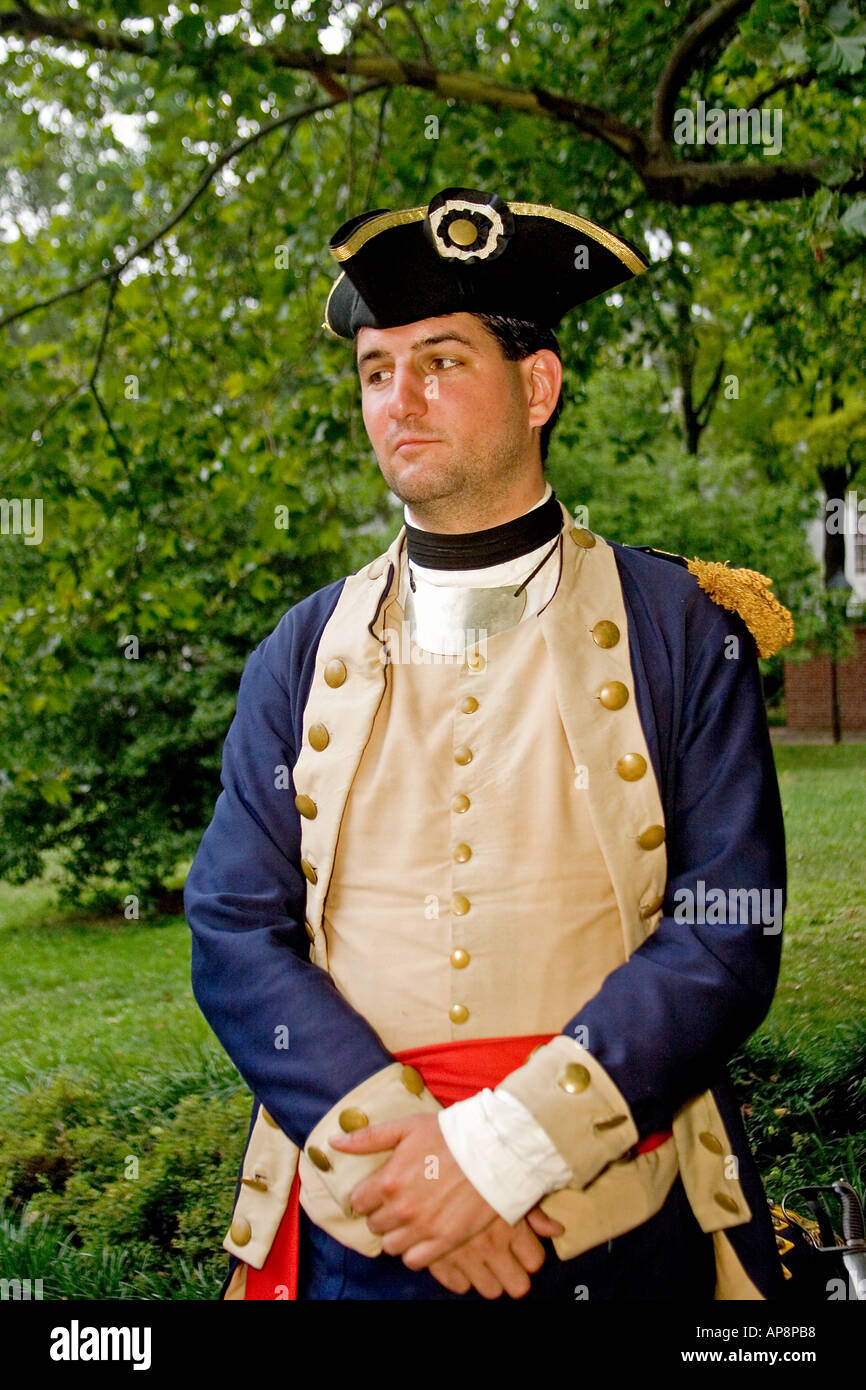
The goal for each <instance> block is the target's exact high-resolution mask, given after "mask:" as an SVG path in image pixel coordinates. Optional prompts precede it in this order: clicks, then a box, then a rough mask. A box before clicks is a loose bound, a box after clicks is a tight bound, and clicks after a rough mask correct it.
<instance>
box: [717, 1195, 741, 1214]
mask: <svg viewBox="0 0 866 1390" xmlns="http://www.w3.org/2000/svg"><path fill="white" fill-rule="evenodd" d="M713 1201H714V1202H718V1204H719V1206H720V1207H721V1208H722V1210H723V1211H739V1210H740V1208H739V1206H738V1205H737V1203H736V1202H735V1201H734V1199H733V1197H729V1196H728V1194H727V1192H714V1193H713Z"/></svg>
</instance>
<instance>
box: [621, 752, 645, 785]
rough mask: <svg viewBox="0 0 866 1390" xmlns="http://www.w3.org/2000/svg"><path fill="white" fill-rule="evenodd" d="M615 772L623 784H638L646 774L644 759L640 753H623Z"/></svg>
mask: <svg viewBox="0 0 866 1390" xmlns="http://www.w3.org/2000/svg"><path fill="white" fill-rule="evenodd" d="M616 770H617V772H618V773H619V775H620V777H621V778H622V780H623V781H624V782H639V781H640V779H641V777H643V775H644V773H645V772H646V758H642V757H641V755H640V753H623V755H622V757H621V758H620V759H618V761H617V765H616Z"/></svg>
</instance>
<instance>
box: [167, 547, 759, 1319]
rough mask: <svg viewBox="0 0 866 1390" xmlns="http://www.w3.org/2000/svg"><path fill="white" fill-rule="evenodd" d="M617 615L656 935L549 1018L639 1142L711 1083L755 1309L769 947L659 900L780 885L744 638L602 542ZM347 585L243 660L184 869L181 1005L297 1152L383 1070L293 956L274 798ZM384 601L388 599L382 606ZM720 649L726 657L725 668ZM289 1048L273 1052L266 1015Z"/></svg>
mask: <svg viewBox="0 0 866 1390" xmlns="http://www.w3.org/2000/svg"><path fill="white" fill-rule="evenodd" d="M612 549H613V552H614V555H615V559H616V564H617V569H618V572H619V578H620V582H621V585H622V591H623V599H624V604H625V609H626V614H627V620H628V637H629V646H630V653H631V662H632V669H633V675H634V685H635V698H636V701H637V707H638V713H639V716H640V721H641V724H642V727H643V730H644V733H645V737H646V741H647V745H648V748H649V752H650V756H651V759H652V763H653V767H654V770H655V774H656V780H657V782H658V786H659V788H660V791H661V796H662V802H663V805H664V811H665V822H666V825H667V827H668V839H667V852H668V884H667V892H666V896H665V903H664V908H663V915H662V917H661V920H660V922H659V923H658V926H657V927H656V929H655V930H654V931H653V933H652V935H651V936H649V937H648V938H647V940H646V941H645V942H644V943H643V944H642V945H641V946H640V948H639V949H638V950H636V951H635V952H634V954H633V955H632V956H631V957H630V958H629V959H628V960H627V961H626V963H625V964H623V965H621V966H620V967H619V968H618V969H616V970H614V971H613V972H612V973H611V974H610V975H609V976H608V977H607V978H606V980H605V981H604V984H603V985H602V987H601V989H600V990H599V992H598V993H597V995H596V996H595V997H594V998H592V999H591V1000H589V1002H588V1003H586V1004H585V1005H584V1007H583V1008H581V1009H580V1011H579V1012H578V1013H577V1014H575V1016H574V1017H573V1018H571V1019H568V1020H563V1027H562V1031H563V1033H568V1034H570V1035H571V1036H572V1037H574V1036H575V1035H576V1029H577V1028H578V1027H579V1026H580V1025H583V1026H585V1027H586V1028H587V1030H588V1032H587V1034H586V1036H589V1037H591V1038H592V1039H593V1048H592V1051H593V1054H594V1056H595V1057H596V1058H597V1059H598V1061H599V1062H600V1063H601V1065H602V1066H603V1067H604V1068H605V1070H606V1071H607V1072H608V1073H609V1074H610V1076H611V1077H612V1079H613V1080H614V1082H615V1083H616V1085H617V1087H618V1088H619V1090H620V1091H621V1093H622V1095H623V1096H624V1098H625V1099H626V1100H627V1102H628V1104H629V1106H630V1108H631V1112H632V1116H633V1118H634V1120H635V1123H636V1125H637V1127H638V1130H639V1133H640V1135H641V1137H643V1136H644V1135H647V1134H650V1133H652V1132H654V1131H657V1130H661V1129H667V1128H670V1125H671V1120H672V1116H673V1114H674V1112H675V1111H676V1110H677V1108H678V1107H679V1106H681V1105H682V1104H683V1103H684V1102H686V1101H687V1100H688V1099H689V1098H690V1097H692V1096H693V1095H695V1094H698V1093H700V1092H702V1091H705V1090H708V1089H711V1090H712V1092H713V1096H714V1098H715V1101H716V1104H717V1105H718V1107H719V1110H720V1113H721V1116H722V1119H723V1121H724V1124H725V1128H726V1130H727V1134H728V1138H729V1140H730V1143H731V1147H732V1150H733V1153H734V1154H735V1156H736V1158H737V1160H738V1164H739V1179H740V1182H741V1184H742V1188H743V1191H744V1194H745V1196H746V1198H747V1200H748V1203H749V1207H750V1209H751V1212H752V1219H751V1220H750V1221H748V1222H746V1223H745V1224H742V1225H738V1226H734V1227H732V1228H731V1229H730V1230H729V1231H727V1235H728V1237H729V1239H730V1242H731V1244H732V1245H733V1247H734V1250H735V1252H736V1255H737V1257H738V1259H739V1260H740V1262H741V1264H742V1266H743V1268H744V1269H745V1271H746V1273H747V1274H748V1275H749V1277H750V1278H751V1280H752V1281H753V1282H754V1283H755V1285H756V1286H757V1288H758V1289H759V1290H760V1291H761V1293H762V1294H763V1295H764V1296H765V1297H767V1298H774V1297H778V1296H780V1291H781V1268H780V1262H779V1258H778V1255H777V1251H776V1246H775V1240H774V1235H773V1231H772V1227H771V1224H770V1221H769V1218H768V1215H767V1203H766V1197H765V1195H764V1192H763V1188H762V1186H761V1183H760V1179H759V1176H758V1173H757V1170H756V1167H755V1164H754V1161H753V1159H752V1156H751V1153H750V1151H749V1147H748V1143H747V1140H746V1136H745V1132H744V1130H743V1126H742V1121H741V1118H740V1113H739V1108H738V1105H737V1101H736V1098H735V1096H734V1094H733V1091H732V1088H731V1084H730V1080H729V1078H728V1075H727V1072H726V1064H727V1062H728V1060H729V1059H730V1057H731V1055H732V1054H733V1053H734V1052H735V1051H736V1050H737V1049H738V1048H739V1047H740V1046H741V1044H742V1043H743V1042H744V1041H745V1039H746V1038H748V1036H749V1035H750V1034H751V1033H752V1032H753V1031H754V1030H755V1028H756V1027H757V1026H758V1025H759V1023H760V1022H761V1020H762V1019H763V1018H764V1016H765V1015H766V1013H767V1010H768V1008H769V1006H770V1003H771V1000H772V997H773V993H774V989H775V986H776V980H777V975H778V968H779V960H780V951H781V937H780V935H779V934H778V933H773V932H765V931H762V930H761V928H760V926H758V927H756V926H755V925H749V924H748V923H744V924H739V925H738V924H736V923H731V922H727V923H725V924H724V925H712V924H704V925H700V924H698V925H689V926H687V927H684V926H683V924H682V923H681V922H680V921H677V920H676V919H675V917H674V906H675V902H676V901H677V899H676V898H675V894H676V892H677V890H678V889H679V888H683V887H691V888H692V890H694V886H695V883H696V881H697V880H700V879H701V878H703V879H704V880H705V881H712V883H713V885H714V886H717V887H721V888H722V889H727V888H730V889H732V890H736V889H740V888H742V887H743V886H744V885H747V884H755V885H761V886H762V887H764V888H768V889H771V890H775V889H779V890H781V891H782V893H783V894H784V889H785V848H784V829H783V822H782V811H781V804H780V799H779V791H778V784H777V780H776V773H775V766H774V762H773V755H772V749H771V745H770V739H769V733H768V729H767V722H766V715H765V711H764V704H763V695H762V688H761V678H760V673H759V670H758V664H757V653H756V648H755V643H754V640H753V638H752V636H751V634H750V632H749V631H748V629H747V627H746V626H745V624H744V622H743V621H742V620H741V618H740V617H739V616H738V615H737V614H736V613H732V612H729V611H726V610H724V609H722V608H721V607H719V606H718V605H717V604H716V603H714V602H713V601H712V599H710V598H709V597H708V596H707V595H706V594H705V593H704V592H703V591H702V589H701V588H700V587H699V585H698V583H697V581H696V579H695V578H694V577H693V575H692V574H690V573H689V572H688V571H687V569H686V568H685V567H684V562H679V563H676V562H675V558H674V557H667V556H664V557H663V556H660V555H659V554H657V553H654V552H646V551H644V550H641V549H638V548H634V547H629V546H622V545H612ZM344 583H345V580H342V579H341V580H338V581H336V582H335V583H333V584H330V585H328V586H327V587H325V588H323V589H321V590H319V591H318V592H316V593H314V594H312V595H310V596H309V597H308V598H306V599H304V600H302V601H301V602H300V603H298V604H296V605H295V606H294V607H293V608H291V609H290V610H289V611H288V612H287V613H286V614H285V615H284V616H283V618H282V619H281V620H280V622H279V623H278V624H277V626H276V627H275V629H274V630H273V631H272V632H271V633H270V634H269V635H268V636H267V637H266V638H265V639H264V641H263V642H261V643H260V645H259V646H258V647H257V648H256V650H255V651H254V652H253V653H252V655H251V656H250V658H249V660H248V662H247V665H246V668H245V670H244V673H243V677H242V680H241V684H240V690H239V694H238V703H237V712H236V714H235V718H234V720H233V722H232V725H231V728H230V729H229V732H228V735H227V738H226V742H225V747H224V752H223V767H222V785H223V791H222V793H221V795H220V797H219V799H218V801H217V803H216V808H215V812H214V816H213V820H212V822H211V824H210V826H209V827H208V829H207V831H206V832H205V835H204V837H203V839H202V841H201V844H200V846H199V849H198V852H197V854H196V857H195V861H194V863H193V865H192V868H191V870H190V873H189V876H188V879H187V883H186V889H185V905H186V913H187V918H188V921H189V924H190V927H191V929H192V933H193V954H192V981H193V991H194V994H195V997H196V1000H197V1002H198V1004H199V1006H200V1007H201V1009H202V1011H203V1013H204V1014H205V1016H206V1017H207V1019H208V1021H209V1023H210V1025H211V1027H212V1028H213V1030H214V1032H215V1033H216V1035H217V1037H218V1038H219V1040H220V1042H221V1043H222V1045H223V1047H224V1048H225V1050H226V1052H227V1053H228V1055H229V1056H230V1057H231V1058H232V1060H233V1061H234V1063H235V1065H236V1066H237V1068H238V1070H239V1072H240V1073H241V1075H242V1076H243V1078H244V1080H245V1081H246V1082H247V1084H248V1085H249V1087H250V1089H251V1090H252V1092H253V1093H254V1095H255V1097H256V1098H257V1100H258V1101H259V1102H260V1103H261V1104H262V1105H263V1106H265V1107H266V1108H267V1110H268V1111H269V1112H270V1114H271V1115H272V1116H273V1117H274V1119H275V1120H276V1121H277V1122H278V1124H279V1125H280V1127H281V1128H282V1129H283V1130H284V1132H285V1133H286V1134H287V1135H288V1136H289V1138H290V1139H291V1140H292V1141H293V1142H294V1143H295V1144H297V1145H298V1146H299V1147H303V1145H304V1142H305V1140H306V1138H307V1136H308V1135H309V1133H310V1132H311V1130H312V1129H313V1128H314V1126H315V1125H316V1123H317V1122H318V1121H319V1120H320V1119H321V1118H322V1117H323V1116H324V1115H325V1114H326V1113H327V1112H328V1111H329V1110H330V1109H331V1108H332V1107H333V1106H334V1105H336V1104H337V1103H338V1102H339V1101H340V1100H341V1098H342V1097H343V1096H344V1095H345V1094H346V1093H347V1092H348V1091H350V1090H351V1089H352V1088H353V1087H355V1086H356V1085H358V1084H360V1083H361V1082H362V1081H364V1080H365V1079H366V1078H367V1077H369V1076H372V1075H373V1073H375V1072H377V1071H379V1070H381V1069H382V1068H383V1067H385V1066H387V1065H388V1064H389V1063H390V1062H391V1061H393V1058H392V1056H391V1054H390V1053H389V1052H388V1051H387V1050H386V1048H385V1047H384V1045H383V1044H382V1042H381V1040H380V1039H379V1037H378V1036H377V1034H376V1033H375V1032H374V1030H373V1029H372V1028H371V1027H370V1025H369V1024H368V1023H367V1022H366V1020H365V1019H364V1018H362V1017H361V1016H360V1015H359V1014H358V1013H357V1012H356V1011H355V1010H354V1009H353V1008H352V1007H351V1006H350V1005H349V1004H348V1003H347V1001H346V1000H345V999H344V998H343V997H342V996H341V995H340V994H339V993H338V991H337V989H336V987H335V986H334V984H333V982H332V981H331V978H330V976H329V975H328V974H327V972H326V971H324V970H322V969H321V968H320V967H319V966H316V965H313V964H311V963H310V961H309V959H308V946H309V942H308V940H307V936H306V933H305V929H304V916H305V900H306V886H307V885H306V879H305V878H304V876H303V875H302V873H301V869H300V858H301V855H300V841H301V825H300V816H299V813H298V811H297V810H296V808H295V805H294V802H293V800H292V798H291V797H287V796H286V795H285V792H280V791H276V790H275V788H274V776H273V769H274V768H275V766H277V765H279V764H286V765H287V766H289V767H292V766H293V765H294V763H295V761H296V758H297V754H298V751H299V749H300V747H301V738H302V724H303V717H304V708H305V704H306V701H307V698H308V694H309V690H310V685H311V680H312V676H313V670H314V665H315V658H316V650H317V646H318V642H319V639H320V637H321V634H322V631H323V629H324V627H325V625H326V623H327V622H328V619H329V618H330V616H331V614H332V613H333V611H334V608H335V606H336V604H337V601H338V598H339V596H340V593H341V591H342V587H343V585H344ZM383 597H384V594H383ZM730 635H733V636H736V637H737V638H738V640H739V645H740V656H739V659H737V660H724V659H722V657H721V653H722V651H723V648H724V643H725V639H726V637H729V636H730ZM275 1018H277V1019H281V1020H290V1026H291V1045H290V1047H289V1048H288V1049H286V1050H278V1049H276V1048H275V1047H274V1039H273V1027H272V1024H271V1023H270V1022H269V1021H270V1020H273V1019H275Z"/></svg>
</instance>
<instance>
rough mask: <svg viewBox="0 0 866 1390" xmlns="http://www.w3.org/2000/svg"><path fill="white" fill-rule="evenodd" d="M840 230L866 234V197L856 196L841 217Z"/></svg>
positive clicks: (861, 234) (860, 234)
mask: <svg viewBox="0 0 866 1390" xmlns="http://www.w3.org/2000/svg"><path fill="white" fill-rule="evenodd" d="M839 230H840V232H851V233H852V234H855V233H856V234H857V235H859V236H866V198H856V199H855V200H854V202H853V203H851V204H850V205H849V206H848V207H847V208H846V209H845V211H844V212H843V214H842V216H841V217H840V218H839Z"/></svg>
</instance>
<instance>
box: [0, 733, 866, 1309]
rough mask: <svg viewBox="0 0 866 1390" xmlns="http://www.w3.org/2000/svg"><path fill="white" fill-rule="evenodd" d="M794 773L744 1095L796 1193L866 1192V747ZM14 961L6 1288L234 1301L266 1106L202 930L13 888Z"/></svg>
mask: <svg viewBox="0 0 866 1390" xmlns="http://www.w3.org/2000/svg"><path fill="white" fill-rule="evenodd" d="M776 761H777V766H778V770H779V780H780V786H781V791H782V802H783V806H784V809H785V820H786V826H787V834H788V862H789V874H790V882H789V903H788V913H787V917H786V931H785V946H784V953H783V964H782V975H781V980H780V984H779V989H778V992H777V995H776V998H775V1001H774V1003H773V1007H772V1009H771V1011H770V1014H769V1016H768V1018H767V1019H766V1021H765V1023H764V1024H763V1025H762V1027H761V1028H760V1029H759V1031H758V1033H756V1034H755V1036H754V1038H753V1039H752V1040H751V1041H750V1042H749V1044H748V1045H747V1047H746V1049H745V1050H744V1053H743V1054H742V1056H741V1057H740V1058H738V1059H737V1063H736V1066H735V1075H736V1077H737V1082H738V1086H739V1090H740V1095H741V1099H742V1100H743V1102H744V1104H745V1106H746V1114H747V1121H748V1123H749V1126H750V1135H751V1137H752V1141H753V1144H754V1145H755V1149H756V1153H757V1156H758V1160H759V1162H760V1164H761V1167H762V1171H763V1173H764V1175H765V1179H766V1180H767V1182H768V1185H769V1186H770V1187H771V1188H772V1190H773V1191H774V1193H775V1192H776V1191H777V1190H778V1189H779V1184H780V1183H784V1185H785V1186H793V1185H795V1183H796V1182H800V1181H825V1180H826V1179H827V1178H828V1177H831V1176H842V1175H844V1176H846V1177H848V1179H849V1180H850V1181H852V1182H854V1183H855V1185H857V1186H858V1187H860V1189H861V1191H862V1186H863V1179H864V1174H866V1083H864V1079H863V1078H864V1073H866V971H864V942H866V874H864V835H863V826H864V819H866V816H864V812H866V745H846V746H843V747H838V748H832V747H808V746H807V747H798V746H795V747H789V746H784V747H778V748H777V749H776ZM0 950H2V996H0V997H2V1009H0V1196H2V1197H6V1198H7V1199H9V1200H8V1201H7V1205H6V1207H5V1215H4V1216H3V1218H2V1220H0V1273H3V1274H7V1272H8V1275H9V1276H13V1275H15V1274H17V1275H18V1276H19V1277H26V1276H27V1275H28V1274H29V1275H31V1276H32V1277H40V1276H44V1277H46V1279H47V1281H48V1282H47V1283H46V1297H49V1296H51V1297H63V1296H67V1297H68V1296H73V1295H76V1296H79V1297H93V1298H106V1297H127V1298H130V1297H135V1298H201V1297H205V1298H212V1297H214V1296H215V1293H216V1289H217V1287H218V1284H219V1279H220V1277H221V1275H222V1271H223V1265H224V1257H223V1256H222V1254H221V1252H220V1241H221V1238H222V1234H223V1232H224V1230H225V1228H226V1225H227V1222H228V1219H229V1216H230V1207H231V1200H232V1195H233V1191H234V1181H235V1174H236V1167H237V1163H238V1161H239V1159H240V1155H241V1152H242V1149H243V1143H244V1140H245V1137H246V1121H247V1116H248V1097H247V1095H246V1093H245V1089H244V1087H243V1084H242V1083H241V1081H240V1079H239V1077H238V1076H237V1073H236V1072H235V1071H234V1068H233V1067H232V1065H231V1064H230V1063H229V1061H228V1059H227V1058H225V1056H224V1054H223V1053H222V1051H221V1049H220V1048H219V1045H218V1043H217V1042H216V1040H215V1038H214V1037H213V1035H212V1034H211V1032H210V1030H209V1028H208V1026H207V1024H206V1023H205V1021H204V1019H203V1018H202V1017H201V1015H200V1014H199V1012H198V1010H197V1008H196V1005H195V1002H194V1000H193V998H192V994H191V991H190V985H189V957H190V937H189V931H188V929H187V927H186V924H185V923H184V922H183V921H182V920H177V919H159V920H158V922H156V921H153V920H151V921H125V920H123V919H122V918H121V917H118V918H117V919H116V920H104V919H101V920H93V919H86V918H76V917H75V916H74V915H72V914H69V913H59V912H58V910H57V908H56V906H55V897H54V890H53V888H52V887H51V885H50V883H34V884H29V885H27V886H25V887H10V886H8V885H4V884H0ZM130 1157H133V1158H135V1159H136V1160H137V1162H138V1163H139V1166H140V1176H139V1177H138V1178H136V1179H135V1180H134V1181H131V1180H128V1179H126V1178H125V1177H124V1174H125V1171H126V1168H125V1165H127V1164H128V1161H129V1159H130ZM49 1290H50V1291H51V1292H49Z"/></svg>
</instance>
